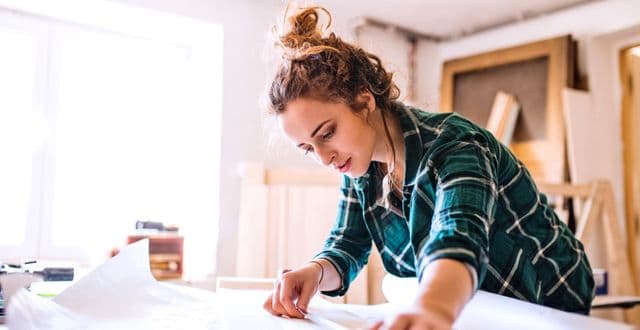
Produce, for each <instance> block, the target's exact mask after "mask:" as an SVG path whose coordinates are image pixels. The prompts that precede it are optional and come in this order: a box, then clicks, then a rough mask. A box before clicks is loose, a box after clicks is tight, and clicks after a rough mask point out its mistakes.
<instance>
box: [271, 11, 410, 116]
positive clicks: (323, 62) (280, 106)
mask: <svg viewBox="0 0 640 330" xmlns="http://www.w3.org/2000/svg"><path fill="white" fill-rule="evenodd" d="M321 13H324V14H326V15H327V17H328V24H327V28H329V27H330V25H331V14H330V13H329V12H328V11H327V10H326V9H325V8H323V7H308V8H302V9H301V10H300V11H299V12H297V13H295V14H294V15H291V16H290V17H288V22H287V23H288V25H289V27H288V28H289V29H288V32H285V33H283V34H281V33H279V32H280V31H278V29H276V28H274V32H275V33H276V34H277V36H276V37H277V47H278V48H280V49H281V50H282V56H281V63H280V65H279V67H278V69H277V71H276V74H275V76H274V78H273V81H272V82H271V85H270V87H269V88H268V110H269V112H270V113H273V114H278V113H282V112H283V111H284V110H285V108H286V106H287V104H288V102H290V101H292V100H295V99H297V98H300V97H308V98H313V99H316V100H320V101H328V102H341V103H344V104H347V105H348V106H350V107H351V108H352V109H353V110H354V111H356V112H358V111H361V110H362V109H364V108H365V107H366V104H365V103H364V102H361V103H358V101H357V96H358V95H359V94H360V93H362V92H366V91H369V92H371V94H372V95H373V96H374V98H375V101H376V106H377V107H378V108H380V109H383V110H385V109H389V108H390V106H391V103H392V102H394V101H395V100H397V99H398V97H399V94H400V91H399V89H398V87H397V86H396V84H395V83H394V82H393V80H392V77H393V74H392V73H389V72H387V71H386V70H385V69H384V67H383V65H382V63H381V61H380V59H379V58H378V57H377V56H375V55H373V54H371V53H368V52H366V51H365V50H363V49H362V48H360V47H358V46H355V45H352V44H349V43H347V42H344V41H342V39H340V38H339V37H337V36H336V35H335V33H333V32H331V33H330V34H329V35H328V36H327V37H323V33H322V32H323V31H322V29H320V28H319V24H318V21H319V18H320V14H321ZM285 17H286V12H285ZM385 126H386V125H385Z"/></svg>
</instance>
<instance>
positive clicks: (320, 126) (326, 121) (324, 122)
mask: <svg viewBox="0 0 640 330" xmlns="http://www.w3.org/2000/svg"><path fill="white" fill-rule="evenodd" d="M329 121H331V119H327V120H325V121H323V122H321V123H320V124H319V125H318V127H316V129H314V130H313V132H312V133H311V138H313V137H314V136H315V135H316V134H317V133H318V131H319V130H320V129H321V128H322V126H324V125H325V124H326V123H328V122H329ZM303 144H304V143H300V144H298V147H300V146H302V145H303Z"/></svg>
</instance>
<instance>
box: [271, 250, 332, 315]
mask: <svg viewBox="0 0 640 330" xmlns="http://www.w3.org/2000/svg"><path fill="white" fill-rule="evenodd" d="M321 275H322V269H321V268H320V265H318V264H315V263H308V264H306V265H304V266H302V267H300V268H298V269H296V270H288V269H285V270H283V271H282V273H281V274H280V276H279V277H278V280H276V283H275V286H274V290H273V292H272V293H271V294H270V295H269V297H268V298H267V300H266V301H265V302H264V305H263V307H264V309H266V310H267V311H268V312H269V313H271V314H273V315H275V316H288V317H293V318H304V315H305V314H306V313H307V308H308V307H309V302H310V301H311V298H312V297H313V296H314V295H315V294H316V292H318V286H319V283H318V282H319V281H320V277H321Z"/></svg>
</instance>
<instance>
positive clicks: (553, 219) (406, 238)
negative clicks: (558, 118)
mask: <svg viewBox="0 0 640 330" xmlns="http://www.w3.org/2000/svg"><path fill="white" fill-rule="evenodd" d="M392 111H393V112H394V113H395V114H396V115H397V116H398V117H399V119H400V123H401V127H402V130H403V133H404V143H405V158H406V163H405V181H404V187H403V197H402V200H400V198H396V199H395V200H393V194H390V196H391V198H392V200H391V202H392V204H393V205H396V206H397V211H394V209H393V208H385V207H384V205H385V203H384V201H383V197H382V194H381V181H382V178H381V174H380V173H381V172H380V170H379V166H380V164H379V163H376V162H372V164H371V166H370V168H369V170H368V172H367V173H366V174H365V175H363V176H362V177H359V178H355V179H350V178H348V177H346V176H345V177H344V178H343V182H342V187H341V192H342V193H341V199H340V202H339V210H338V215H337V219H336V222H335V224H334V227H333V228H332V230H331V233H330V235H329V237H328V238H327V240H326V242H325V246H324V249H323V250H322V251H321V252H320V253H318V254H317V255H316V256H315V258H324V259H326V260H328V261H329V262H331V263H332V264H333V265H334V266H335V267H336V269H337V270H338V272H339V273H340V276H341V278H342V280H341V281H342V286H341V287H340V288H339V289H338V290H335V291H328V292H323V293H324V294H327V295H330V296H336V295H344V294H345V292H346V291H347V289H348V288H349V284H350V283H351V282H352V281H353V280H354V279H355V277H356V275H357V274H358V272H359V271H360V269H361V268H362V267H363V266H364V265H365V264H366V263H367V259H368V256H369V252H370V249H371V242H372V241H373V243H374V244H375V246H376V247H377V249H378V251H380V255H381V257H382V261H383V264H384V267H385V269H386V270H387V271H388V272H389V273H391V274H394V275H396V276H401V277H415V276H417V277H418V278H419V279H420V278H421V277H422V273H423V271H424V269H425V267H426V266H427V264H429V263H430V262H432V261H434V260H437V259H441V258H447V259H455V260H459V261H461V262H463V263H464V264H466V265H467V267H468V268H469V269H470V271H471V274H472V277H473V282H474V283H473V284H474V291H475V290H476V289H481V290H485V291H489V292H494V293H498V294H501V295H505V296H510V297H514V298H519V299H522V300H525V301H529V302H533V303H536V304H541V305H546V306H550V307H554V308H558V309H562V310H566V311H573V312H581V313H588V312H589V309H590V307H591V301H592V299H593V295H594V290H593V289H594V281H593V276H592V272H591V267H590V265H589V261H588V260H587V257H586V255H585V253H584V249H583V246H582V244H581V243H580V242H579V241H578V240H577V239H576V238H575V237H574V235H573V234H572V233H571V231H570V230H569V229H568V227H567V226H566V225H565V224H564V223H563V222H562V221H560V220H559V219H558V217H557V215H556V214H555V212H554V211H553V210H552V209H551V207H550V206H549V205H548V203H547V199H546V197H545V195H543V194H541V193H539V192H538V189H537V188H536V186H535V184H534V182H533V180H532V178H531V176H530V174H529V172H528V171H527V170H526V168H525V167H524V166H523V165H522V163H521V162H520V161H519V160H517V159H516V158H515V156H514V155H513V154H512V153H511V152H510V151H509V150H508V149H507V148H506V147H505V146H504V145H502V144H500V143H499V142H498V141H497V140H496V139H495V138H494V137H493V135H491V134H490V133H489V132H487V131H486V130H484V129H482V128H480V127H478V126H477V125H475V124H473V123H471V122H470V121H468V120H466V119H464V118H462V117H460V116H459V115H456V114H452V113H427V112H423V111H420V110H419V109H415V108H411V107H408V106H404V105H402V104H401V103H396V104H395V105H394V107H393V109H392Z"/></svg>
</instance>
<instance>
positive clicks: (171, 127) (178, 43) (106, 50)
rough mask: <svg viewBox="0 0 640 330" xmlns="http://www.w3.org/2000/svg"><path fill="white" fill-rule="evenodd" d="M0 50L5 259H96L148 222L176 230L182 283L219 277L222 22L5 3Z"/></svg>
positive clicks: (100, 7) (0, 248)
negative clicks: (179, 237) (173, 226)
mask: <svg viewBox="0 0 640 330" xmlns="http://www.w3.org/2000/svg"><path fill="white" fill-rule="evenodd" d="M3 6H7V7H9V8H13V9H14V10H13V11H11V10H10V11H6V10H3V9H2V7H3ZM65 8H67V9H66V10H65ZM14 25H16V26H19V28H18V29H11V27H12V26H14ZM21 29H22V30H21ZM14 30H15V31H14ZM25 31H35V32H34V34H35V37H33V36H31V35H30V34H29V33H27V32H25ZM0 45H2V50H1V51H0V73H1V74H0V93H2V94H1V97H0V157H1V158H0V159H1V161H0V182H1V183H2V184H0V221H1V222H2V223H3V228H2V230H0V260H2V259H5V260H6V259H7V257H8V256H17V257H28V258H37V259H65V260H73V261H77V262H80V263H84V264H87V263H88V264H90V265H96V264H98V263H101V262H103V261H104V260H105V259H106V258H107V256H108V254H109V251H110V250H111V249H112V248H114V247H122V246H123V245H124V244H125V243H126V239H127V236H128V235H130V234H133V233H134V228H135V222H136V221H137V220H149V221H160V222H163V223H165V224H176V225H178V226H179V227H180V232H179V233H180V234H181V235H182V236H183V237H184V244H185V246H184V274H185V276H184V277H185V278H187V279H197V278H202V277H206V276H208V275H211V274H212V272H213V270H214V266H215V255H216V253H215V248H216V241H217V237H218V233H217V229H218V216H219V211H218V200H219V195H218V194H219V187H218V185H219V180H218V176H219V169H220V167H219V162H220V155H219V153H220V138H221V137H220V120H221V106H222V102H221V95H222V92H221V90H222V86H221V82H222V29H221V27H220V26H218V25H216V24H211V23H206V22H201V21H197V20H192V19H188V18H184V17H180V16H176V15H171V14H166V13H160V12H155V11H150V10H144V9H141V8H135V7H130V6H126V5H120V4H115V3H110V2H108V1H99V0H86V1H85V0H83V1H72V0H68V1H67V0H64V1H60V3H59V4H58V5H49V4H48V3H47V2H38V1H31V0H27V1H19V2H11V1H9V2H7V1H4V0H0ZM7 224H8V225H7ZM26 228H29V230H26ZM34 251H35V252H34Z"/></svg>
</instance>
